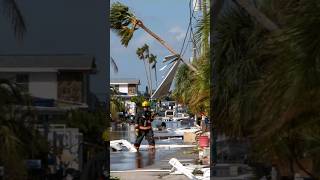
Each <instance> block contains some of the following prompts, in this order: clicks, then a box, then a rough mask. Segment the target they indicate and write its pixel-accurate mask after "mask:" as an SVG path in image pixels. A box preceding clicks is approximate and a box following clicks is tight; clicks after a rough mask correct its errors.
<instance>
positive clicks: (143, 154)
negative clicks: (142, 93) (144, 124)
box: [110, 120, 193, 171]
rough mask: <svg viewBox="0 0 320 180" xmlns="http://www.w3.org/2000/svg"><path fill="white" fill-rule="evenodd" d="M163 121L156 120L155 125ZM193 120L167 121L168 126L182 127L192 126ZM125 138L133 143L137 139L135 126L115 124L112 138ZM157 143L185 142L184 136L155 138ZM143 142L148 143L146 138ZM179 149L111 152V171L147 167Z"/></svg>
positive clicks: (173, 127)
mask: <svg viewBox="0 0 320 180" xmlns="http://www.w3.org/2000/svg"><path fill="white" fill-rule="evenodd" d="M160 123H161V121H156V120H155V121H154V122H153V124H152V125H153V127H156V126H157V124H160ZM192 125H193V123H192V122H189V121H188V122H182V123H181V122H173V121H169V122H166V126H167V128H172V129H175V128H182V127H190V126H192ZM118 139H125V140H127V141H129V142H131V143H134V141H135V133H134V127H133V126H130V125H129V124H123V125H113V127H112V131H111V140H118ZM155 141H156V144H183V140H182V138H172V139H161V140H157V139H156V140H155ZM142 144H145V145H147V144H148V142H147V141H146V140H143V141H142ZM177 151H179V149H178V148H177V149H171V150H166V149H156V151H154V152H152V151H148V150H140V152H137V153H132V152H128V151H115V152H110V169H111V171H122V170H133V169H140V168H145V167H147V166H151V165H153V164H154V163H155V162H157V161H160V160H163V159H164V158H165V157H168V156H170V155H171V154H172V155H173V154H175V153H176V152H177Z"/></svg>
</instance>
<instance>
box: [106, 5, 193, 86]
mask: <svg viewBox="0 0 320 180" xmlns="http://www.w3.org/2000/svg"><path fill="white" fill-rule="evenodd" d="M118 1H119V2H121V3H123V4H126V5H127V6H128V7H129V8H130V9H131V11H133V12H134V14H135V15H136V16H137V17H138V18H139V19H141V20H142V21H143V22H144V24H145V26H147V27H148V28H149V29H151V30H152V31H153V32H155V33H156V34H158V35H159V36H160V37H161V38H163V39H164V40H165V41H167V42H168V44H170V45H171V46H172V47H173V48H174V49H175V50H176V51H177V52H180V49H181V47H182V43H183V39H184V36H185V33H186V31H187V27H188V23H189V0H134V1H133V0H118ZM112 2H116V1H115V0H111V3H112ZM187 40H188V39H187ZM144 43H147V44H148V45H149V49H150V52H151V53H153V54H155V55H156V56H157V57H158V58H157V60H158V64H157V70H158V72H157V74H158V84H160V83H161V80H162V77H163V76H164V75H165V73H166V70H167V69H168V68H166V69H165V70H164V71H159V69H160V68H162V67H163V66H164V65H165V64H163V63H162V60H163V58H164V56H167V55H169V54H170V53H169V51H168V50H167V49H165V48H164V47H163V46H162V45H161V44H159V43H158V42H157V41H156V40H154V39H153V38H152V37H151V36H150V35H149V34H147V33H146V32H144V31H143V30H142V29H139V30H137V31H136V32H135V34H134V37H133V39H132V40H131V42H130V43H129V46H128V47H127V48H125V47H123V46H122V45H121V44H120V38H119V37H118V36H117V35H116V34H115V33H114V32H112V31H111V32H110V54H111V56H112V57H113V58H114V59H115V61H116V63H117V65H118V68H119V72H118V73H114V72H113V70H112V69H110V75H111V78H137V79H140V81H141V85H140V87H139V90H140V91H144V90H145V86H146V85H147V78H146V74H145V70H144V65H143V61H141V60H139V59H138V58H137V55H136V53H135V52H136V49H137V48H138V47H141V46H142V45H143V44H144ZM190 56H191V43H189V47H188V49H187V51H186V53H185V54H184V59H189V58H190ZM152 78H153V82H154V84H155V80H154V71H153V74H152ZM154 89H155V86H154Z"/></svg>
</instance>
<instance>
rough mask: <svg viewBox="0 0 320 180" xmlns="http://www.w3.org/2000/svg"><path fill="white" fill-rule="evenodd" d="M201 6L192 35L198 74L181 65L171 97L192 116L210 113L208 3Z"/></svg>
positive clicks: (194, 62) (205, 2)
mask: <svg viewBox="0 0 320 180" xmlns="http://www.w3.org/2000/svg"><path fill="white" fill-rule="evenodd" d="M202 5H203V7H202V9H203V15H202V17H201V19H200V20H199V21H198V23H197V24H196V33H195V34H192V36H194V41H195V42H194V43H195V45H196V47H198V52H199V56H198V57H197V58H196V59H195V60H194V61H193V65H194V66H195V67H196V68H197V69H198V73H197V74H193V73H192V72H191V70H190V69H189V68H188V67H187V65H185V64H182V65H181V66H180V67H179V69H178V72H177V74H176V76H175V89H174V91H173V97H174V98H175V99H176V100H178V102H180V103H182V104H185V105H187V106H188V107H189V109H190V110H191V112H192V113H194V114H198V113H200V112H205V113H207V114H209V113H210V72H211V71H210V58H209V57H210V56H209V52H210V51H209V50H210V47H209V34H210V13H209V12H208V9H209V8H208V7H207V5H208V2H207V1H202Z"/></svg>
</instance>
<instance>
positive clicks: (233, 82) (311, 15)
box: [212, 0, 320, 179]
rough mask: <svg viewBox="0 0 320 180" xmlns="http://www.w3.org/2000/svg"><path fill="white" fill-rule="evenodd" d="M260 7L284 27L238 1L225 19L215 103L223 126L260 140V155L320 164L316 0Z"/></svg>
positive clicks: (220, 28)
mask: <svg viewBox="0 0 320 180" xmlns="http://www.w3.org/2000/svg"><path fill="white" fill-rule="evenodd" d="M257 6H258V8H259V10H260V11H261V12H263V13H264V14H266V16H267V17H269V18H270V19H271V20H272V21H273V22H276V23H277V24H278V25H279V29H278V30H274V31H270V29H267V28H266V27H265V26H263V25H262V23H259V22H257V21H256V19H254V18H253V17H252V16H251V15H250V14H249V13H247V12H246V11H244V10H243V9H241V8H239V7H237V6H234V7H233V8H232V9H229V10H228V11H226V12H224V14H222V15H221V16H220V17H219V19H218V24H217V27H216V28H217V38H218V41H217V43H216V44H215V45H214V52H215V55H214V56H215V58H214V62H213V63H214V68H213V73H214V76H215V78H214V81H213V87H214V89H213V90H214V95H213V98H214V105H215V106H214V108H213V109H212V110H213V114H214V117H215V122H216V123H217V124H216V125H217V129H219V130H221V132H223V133H225V134H227V135H228V136H232V137H243V138H247V139H250V140H251V142H252V144H253V145H252V152H253V155H254V156H253V157H258V158H257V159H256V160H259V161H263V162H269V163H270V164H271V163H272V162H276V163H277V164H279V161H283V162H284V164H285V165H286V166H287V168H288V169H289V171H291V176H293V174H294V172H295V171H296V169H294V166H295V165H296V166H297V167H298V168H299V169H300V170H302V171H304V172H305V173H307V174H309V175H310V176H311V177H313V178H314V179H319V176H320V174H319V173H318V172H320V171H319V169H313V171H310V169H306V167H305V165H304V164H303V163H302V161H303V160H305V159H308V160H312V161H313V163H314V167H315V168H317V167H319V164H317V163H318V162H319V155H318V154H319V137H320V133H319V130H320V123H319V120H320V119H319V107H320V106H319V105H320V101H318V99H319V98H320V71H319V58H320V57H319V55H320V54H319V52H320V45H319V42H320V36H319V34H318V33H317V32H318V31H319V30H320V19H319V18H318V17H319V15H320V14H319V7H320V2H319V1H316V0H302V1H285V0H264V1H259V2H258V4H257Z"/></svg>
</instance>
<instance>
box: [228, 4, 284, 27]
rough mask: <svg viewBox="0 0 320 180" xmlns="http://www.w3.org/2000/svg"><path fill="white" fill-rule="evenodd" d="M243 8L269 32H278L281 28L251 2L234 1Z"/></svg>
mask: <svg viewBox="0 0 320 180" xmlns="http://www.w3.org/2000/svg"><path fill="white" fill-rule="evenodd" d="M234 1H236V2H237V3H238V4H239V5H240V6H241V7H242V8H244V9H245V10H246V11H247V12H248V13H249V14H250V15H251V16H252V17H254V18H255V19H256V20H257V21H258V23H260V24H261V25H262V26H263V27H265V28H266V29H268V30H269V31H274V30H278V29H279V27H278V25H276V24H275V23H274V22H272V21H271V20H270V19H269V18H268V17H267V16H266V15H265V14H263V13H262V12H261V11H259V10H258V9H257V8H256V7H255V6H254V5H253V4H252V3H251V1H249V0H234Z"/></svg>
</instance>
